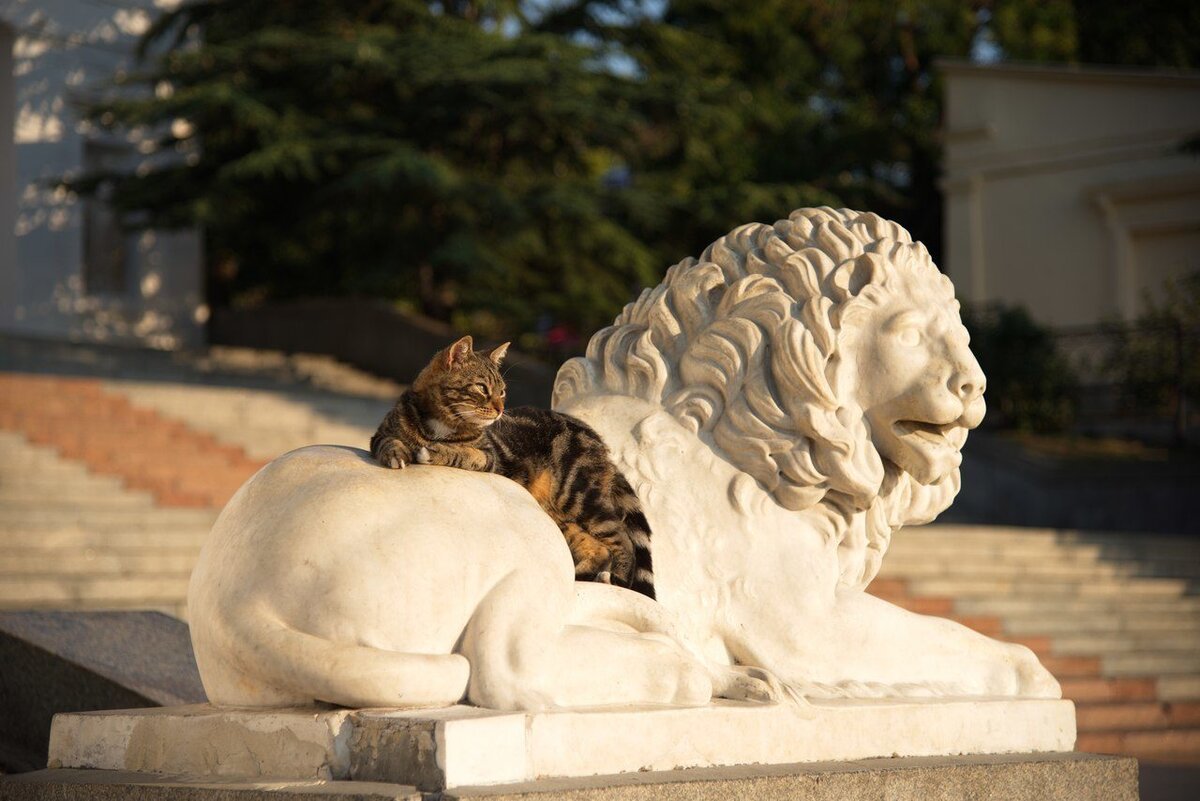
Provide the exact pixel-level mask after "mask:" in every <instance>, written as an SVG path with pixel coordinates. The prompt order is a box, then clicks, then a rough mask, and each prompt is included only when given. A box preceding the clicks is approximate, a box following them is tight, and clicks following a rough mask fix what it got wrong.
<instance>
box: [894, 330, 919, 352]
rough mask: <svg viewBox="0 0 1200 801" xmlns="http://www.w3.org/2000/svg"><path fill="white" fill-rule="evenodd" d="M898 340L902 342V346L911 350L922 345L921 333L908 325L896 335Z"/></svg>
mask: <svg viewBox="0 0 1200 801" xmlns="http://www.w3.org/2000/svg"><path fill="white" fill-rule="evenodd" d="M896 339H898V340H900V344H901V345H904V346H905V347H909V348H911V347H913V346H914V345H919V344H921V332H920V330H919V329H917V328H916V327H915V326H911V325H907V326H905V327H904V328H901V329H900V330H899V331H898V332H897V333H896Z"/></svg>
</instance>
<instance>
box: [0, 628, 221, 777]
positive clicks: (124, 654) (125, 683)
mask: <svg viewBox="0 0 1200 801" xmlns="http://www.w3.org/2000/svg"><path fill="white" fill-rule="evenodd" d="M0 665H2V666H3V672H2V674H0V677H2V679H3V680H2V681H0V743H3V745H4V746H5V749H4V750H5V753H7V754H8V755H9V761H8V763H7V764H4V765H0V770H5V771H13V770H30V769H33V768H37V767H42V766H44V765H45V760H46V753H47V748H48V746H49V740H50V722H51V718H52V717H53V715H54V714H55V713H57V712H68V711H70V712H74V711H80V710H89V709H112V708H115V707H145V706H155V705H162V704H181V703H194V702H197V701H203V700H204V699H205V696H204V689H203V687H202V685H201V684H200V676H199V673H198V672H197V670H196V665H195V657H194V656H193V655H192V644H191V639H190V636H189V634H188V629H187V625H186V624H185V623H182V622H181V621H178V620H175V619H173V618H170V617H167V616H166V615H162V614H159V613H155V612H132V613H131V612H58V611H53V612H31V611H26V612H0Z"/></svg>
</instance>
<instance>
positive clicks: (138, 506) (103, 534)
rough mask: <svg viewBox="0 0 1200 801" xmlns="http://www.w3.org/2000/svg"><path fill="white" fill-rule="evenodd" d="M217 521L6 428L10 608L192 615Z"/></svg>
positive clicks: (0, 456)
mask: <svg viewBox="0 0 1200 801" xmlns="http://www.w3.org/2000/svg"><path fill="white" fill-rule="evenodd" d="M0 394H2V391H0ZM215 518H216V511H215V510H214V509H211V508H170V507H162V506H159V505H157V504H156V502H155V498H154V496H153V495H152V494H151V493H150V492H147V491H145V490H130V489H127V488H126V487H125V486H124V484H123V482H122V481H121V479H120V478H119V477H117V476H112V475H96V474H94V473H91V472H89V470H88V469H87V467H85V466H84V465H83V464H81V463H79V462H74V461H69V460H66V459H63V458H62V457H60V456H59V455H58V454H57V453H55V451H54V450H53V449H51V448H49V447H46V446H38V445H33V444H31V443H30V442H29V441H28V440H26V439H25V438H24V437H23V436H22V435H21V434H18V433H14V432H12V431H0V608H3V609H122V608H129V609H159V610H161V611H164V612H167V613H169V614H174V615H179V616H182V614H183V607H184V599H185V597H186V595H187V582H188V577H189V575H190V573H191V569H192V565H193V563H194V562H195V560H196V556H197V554H199V552H200V545H201V543H202V542H203V541H204V537H206V536H207V535H208V529H209V528H210V527H211V526H212V522H213V520H214V519H215Z"/></svg>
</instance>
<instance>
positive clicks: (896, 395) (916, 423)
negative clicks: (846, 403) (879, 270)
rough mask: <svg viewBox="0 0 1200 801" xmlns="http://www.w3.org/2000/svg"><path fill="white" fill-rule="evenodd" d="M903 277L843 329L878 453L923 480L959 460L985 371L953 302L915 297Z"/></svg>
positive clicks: (980, 404) (913, 282) (916, 290)
mask: <svg viewBox="0 0 1200 801" xmlns="http://www.w3.org/2000/svg"><path fill="white" fill-rule="evenodd" d="M921 283H922V282H921V281H920V279H917V278H910V279H909V280H907V281H905V282H904V285H903V289H901V287H895V288H894V290H895V291H892V292H889V293H887V294H888V297H887V298H886V299H885V300H884V301H883V302H881V303H880V304H878V305H876V306H874V307H873V308H871V309H869V310H866V312H865V313H864V314H863V315H862V316H861V317H859V318H858V319H857V320H856V322H855V324H854V326H853V329H854V330H853V331H851V332H847V333H848V334H849V335H850V339H852V340H853V345H852V346H851V347H850V348H849V349H848V350H849V351H850V352H852V353H853V354H854V365H853V367H854V369H853V371H852V378H853V379H854V380H853V383H854V385H855V386H854V388H853V389H852V390H851V391H853V392H854V393H855V396H856V400H857V402H858V404H859V406H860V407H861V408H862V409H863V413H864V415H865V418H866V420H867V423H868V425H869V427H870V430H871V439H872V441H873V442H874V444H875V447H876V448H877V449H878V451H879V453H880V455H881V456H883V457H884V458H885V459H887V460H889V461H891V462H892V463H894V464H895V465H896V466H897V467H899V468H900V469H902V470H904V471H905V472H907V473H909V474H911V475H912V476H913V478H915V479H916V480H917V481H918V482H920V483H921V484H930V483H933V482H935V481H938V480H939V479H941V478H943V477H944V476H946V475H947V474H949V473H950V472H951V471H952V470H954V469H955V468H957V467H958V466H959V464H960V463H961V462H962V455H961V453H960V450H961V449H962V446H963V443H964V442H965V441H966V438H967V431H968V430H969V429H972V428H975V427H976V426H977V425H979V423H980V422H981V421H982V420H983V414H984V401H983V391H984V388H985V378H984V375H983V371H982V370H981V369H980V367H979V362H977V361H976V360H975V356H974V355H973V354H972V353H971V350H970V348H969V347H968V336H967V331H966V329H965V328H963V325H962V321H961V320H960V319H959V315H958V310H957V308H956V305H955V304H946V303H944V302H942V303H936V302H931V298H929V297H922V296H923V295H924V294H925V293H923V292H922V291H921V290H922V287H921Z"/></svg>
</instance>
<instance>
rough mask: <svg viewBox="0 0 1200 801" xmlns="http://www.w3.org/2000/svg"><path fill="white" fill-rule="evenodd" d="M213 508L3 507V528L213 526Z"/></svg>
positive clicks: (0, 528)
mask: <svg viewBox="0 0 1200 801" xmlns="http://www.w3.org/2000/svg"><path fill="white" fill-rule="evenodd" d="M216 517H217V512H216V510H213V509H161V508H155V509H69V508H66V509H55V508H42V509H36V510H23V511H18V510H11V509H8V508H0V531H6V530H16V529H26V530H32V529H38V528H68V527H74V528H84V527H86V528H91V529H97V530H110V531H111V530H113V529H174V528H196V527H200V526H204V527H210V526H211V525H212V523H213V521H214V520H216Z"/></svg>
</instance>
